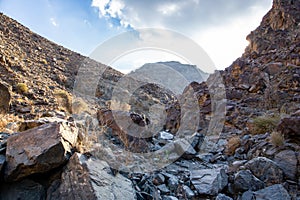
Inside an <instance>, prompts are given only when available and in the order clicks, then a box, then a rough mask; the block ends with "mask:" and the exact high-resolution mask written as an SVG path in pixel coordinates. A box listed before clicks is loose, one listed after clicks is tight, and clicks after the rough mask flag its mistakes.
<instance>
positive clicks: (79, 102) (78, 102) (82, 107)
mask: <svg viewBox="0 0 300 200" xmlns="http://www.w3.org/2000/svg"><path fill="white" fill-rule="evenodd" d="M82 112H88V113H89V112H90V110H89V107H88V104H87V103H86V102H85V101H84V100H83V99H82V98H76V99H75V100H74V101H73V104H72V113H73V114H80V113H82Z"/></svg>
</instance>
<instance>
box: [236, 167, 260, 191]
mask: <svg viewBox="0 0 300 200" xmlns="http://www.w3.org/2000/svg"><path fill="white" fill-rule="evenodd" d="M264 185H265V184H264V182H262V181H261V180H259V179H258V178H256V177H255V176H253V174H252V173H251V172H250V171H249V170H241V171H239V172H238V173H237V174H236V175H235V177H234V189H235V191H237V192H245V191H247V190H252V191H256V190H259V189H262V188H264Z"/></svg>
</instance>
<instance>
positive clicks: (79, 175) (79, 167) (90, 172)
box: [47, 153, 136, 200]
mask: <svg viewBox="0 0 300 200" xmlns="http://www.w3.org/2000/svg"><path fill="white" fill-rule="evenodd" d="M47 199H48V200H51V199H53V200H59V199H73V200H81V199H89V200H93V199H107V200H109V199H114V200H117V199H122V200H123V199H136V194H135V190H134V189H133V187H132V183H131V181H130V180H128V179H126V178H125V177H123V176H122V175H121V174H116V175H115V176H114V175H112V173H111V169H110V167H109V165H108V164H107V163H106V162H105V161H100V160H95V159H87V158H86V157H85V156H84V155H81V154H79V153H76V154H74V155H73V156H72V157H71V159H70V161H69V162H68V164H67V166H66V168H65V169H64V171H63V173H62V176H61V183H60V184H59V183H54V184H52V186H50V188H49V189H48V192H47Z"/></svg>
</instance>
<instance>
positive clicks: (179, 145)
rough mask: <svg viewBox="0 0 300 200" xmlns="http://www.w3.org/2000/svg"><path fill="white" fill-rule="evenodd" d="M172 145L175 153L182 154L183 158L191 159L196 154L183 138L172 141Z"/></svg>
mask: <svg viewBox="0 0 300 200" xmlns="http://www.w3.org/2000/svg"><path fill="white" fill-rule="evenodd" d="M174 145H175V150H176V153H177V154H178V155H182V157H183V158H186V159H191V158H193V157H194V156H195V155H196V154H197V152H196V151H195V149H194V148H193V147H192V146H191V144H190V143H189V142H188V141H187V140H185V139H181V140H177V141H176V142H174Z"/></svg>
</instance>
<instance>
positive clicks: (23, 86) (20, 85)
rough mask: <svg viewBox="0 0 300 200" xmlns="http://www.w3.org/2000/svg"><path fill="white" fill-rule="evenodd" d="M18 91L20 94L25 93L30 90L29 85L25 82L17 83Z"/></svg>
mask: <svg viewBox="0 0 300 200" xmlns="http://www.w3.org/2000/svg"><path fill="white" fill-rule="evenodd" d="M16 89H17V92H18V93H20V94H24V93H27V92H28V87H27V85H26V84H25V83H18V84H17V85H16Z"/></svg>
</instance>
